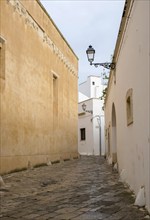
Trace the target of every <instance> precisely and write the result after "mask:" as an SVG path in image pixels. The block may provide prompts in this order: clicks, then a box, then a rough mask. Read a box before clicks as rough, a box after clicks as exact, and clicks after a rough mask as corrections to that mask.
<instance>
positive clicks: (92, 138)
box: [78, 98, 105, 155]
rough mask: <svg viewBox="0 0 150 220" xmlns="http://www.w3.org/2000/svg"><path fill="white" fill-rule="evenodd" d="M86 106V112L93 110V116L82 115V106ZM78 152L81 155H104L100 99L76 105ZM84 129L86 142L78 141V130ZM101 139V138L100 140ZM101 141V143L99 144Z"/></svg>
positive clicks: (88, 114) (102, 118)
mask: <svg viewBox="0 0 150 220" xmlns="http://www.w3.org/2000/svg"><path fill="white" fill-rule="evenodd" d="M83 103H85V104H86V105H87V110H93V114H91V113H88V112H86V113H84V112H83V110H82V104H83ZM78 106H79V121H78V151H79V153H80V154H81V155H100V149H101V155H105V139H104V112H103V110H102V106H103V102H102V101H101V100H100V99H94V98H91V99H88V100H85V101H83V102H80V103H79V104H78ZM81 128H85V129H86V141H81V139H80V129H81ZM100 137H101V138H100ZM100 141H101V142H100Z"/></svg>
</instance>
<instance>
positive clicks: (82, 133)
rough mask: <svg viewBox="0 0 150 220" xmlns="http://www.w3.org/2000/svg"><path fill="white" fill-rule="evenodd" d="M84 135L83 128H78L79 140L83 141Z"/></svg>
mask: <svg viewBox="0 0 150 220" xmlns="http://www.w3.org/2000/svg"><path fill="white" fill-rule="evenodd" d="M85 139H86V135H85V128H80V140H81V141H85Z"/></svg>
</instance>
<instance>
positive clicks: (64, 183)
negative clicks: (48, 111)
mask: <svg viewBox="0 0 150 220" xmlns="http://www.w3.org/2000/svg"><path fill="white" fill-rule="evenodd" d="M3 179H4V182H5V183H6V186H5V188H1V189H0V220H1V219H2V220H13V219H19V220H29V219H30V220H34V219H35V220H47V219H53V220H69V219H70V220H101V219H103V220H122V219H123V220H146V219H150V217H149V215H148V213H147V211H146V210H145V209H144V208H142V209H139V208H138V207H136V206H134V200H135V198H134V195H133V194H132V193H131V192H130V190H129V189H128V188H125V187H124V185H123V184H122V183H121V182H119V181H118V179H119V176H118V173H117V172H115V171H113V170H112V167H111V166H109V165H108V164H107V162H106V160H105V159H104V158H100V157H97V156H82V157H81V158H80V159H76V160H70V161H66V162H64V163H59V164H53V165H50V166H44V167H39V168H35V169H32V170H26V171H22V172H17V173H12V174H7V175H4V176H3Z"/></svg>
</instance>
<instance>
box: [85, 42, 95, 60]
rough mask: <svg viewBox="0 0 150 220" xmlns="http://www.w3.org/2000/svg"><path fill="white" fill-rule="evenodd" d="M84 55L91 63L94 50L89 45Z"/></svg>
mask: <svg viewBox="0 0 150 220" xmlns="http://www.w3.org/2000/svg"><path fill="white" fill-rule="evenodd" d="M86 54H87V58H88V61H89V62H90V63H92V62H93V60H94V55H95V50H94V49H93V47H92V46H91V45H90V46H89V47H88V49H87V50H86Z"/></svg>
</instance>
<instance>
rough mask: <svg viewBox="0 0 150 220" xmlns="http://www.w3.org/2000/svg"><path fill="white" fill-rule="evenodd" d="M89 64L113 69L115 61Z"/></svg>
mask: <svg viewBox="0 0 150 220" xmlns="http://www.w3.org/2000/svg"><path fill="white" fill-rule="evenodd" d="M90 65H94V66H95V67H98V66H103V67H104V68H106V69H110V70H114V69H115V66H116V65H115V63H108V62H106V63H92V62H91V63H90Z"/></svg>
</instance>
